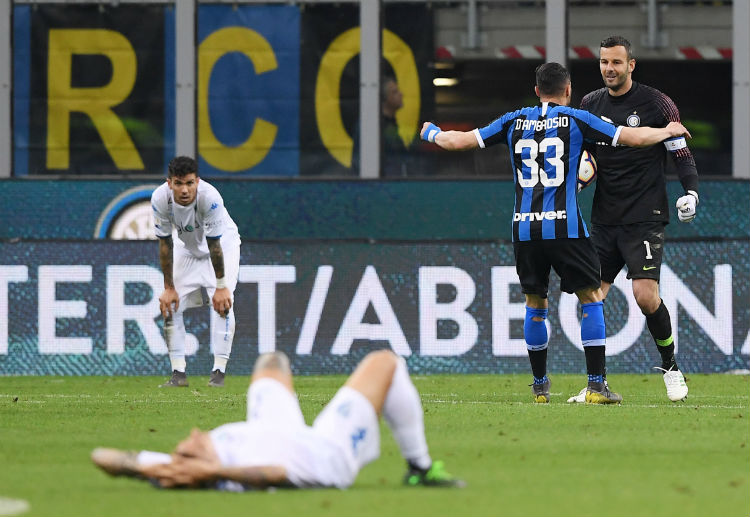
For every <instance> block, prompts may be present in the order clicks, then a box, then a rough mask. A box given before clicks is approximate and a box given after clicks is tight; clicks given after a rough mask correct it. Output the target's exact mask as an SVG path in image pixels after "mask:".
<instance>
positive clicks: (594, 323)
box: [421, 63, 689, 404]
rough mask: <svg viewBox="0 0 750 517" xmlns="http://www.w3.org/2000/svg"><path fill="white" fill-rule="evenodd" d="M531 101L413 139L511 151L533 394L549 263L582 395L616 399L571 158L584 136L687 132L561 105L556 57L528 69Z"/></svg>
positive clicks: (632, 138) (623, 138)
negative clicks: (567, 319) (562, 298)
mask: <svg viewBox="0 0 750 517" xmlns="http://www.w3.org/2000/svg"><path fill="white" fill-rule="evenodd" d="M535 91H536V94H537V96H538V97H539V100H540V103H539V104H538V105H536V106H529V107H525V108H522V109H519V110H516V111H513V112H509V113H506V114H504V115H502V116H501V117H500V118H498V119H496V120H494V121H493V122H491V123H490V124H489V125H487V126H485V127H482V128H477V129H474V130H473V131H442V130H441V129H440V128H439V127H438V126H436V125H435V124H433V123H431V122H425V123H424V125H423V127H422V131H421V137H422V138H423V139H424V140H427V141H429V142H434V143H436V144H437V145H439V146H440V147H442V148H443V149H447V150H468V149H476V148H478V147H481V148H485V147H487V146H491V145H495V144H505V145H507V146H508V147H509V149H510V151H511V155H510V156H511V167H512V168H513V171H514V175H513V177H514V180H515V181H514V182H515V189H516V199H515V210H514V214H513V221H512V237H513V250H514V253H515V258H516V271H517V272H518V277H519V279H520V282H521V289H522V291H523V293H524V294H525V296H526V318H525V322H524V338H525V340H526V346H527V349H528V354H529V360H530V362H531V370H532V373H533V376H534V381H533V384H532V394H533V396H534V400H535V401H536V402H541V403H546V402H549V393H550V381H549V378H548V377H547V345H548V341H549V337H548V334H547V327H546V325H545V320H546V319H547V312H548V301H547V291H548V287H549V274H550V269H551V268H554V269H555V271H556V272H557V274H558V275H559V276H560V288H561V289H562V290H563V291H565V292H567V293H575V295H576V296H577V297H578V299H579V300H580V302H581V306H582V310H583V317H582V318H581V341H582V343H583V347H584V351H585V354H586V370H587V372H588V379H589V382H588V386H587V391H586V395H585V399H586V402H589V403H595V404H611V403H619V402H621V401H622V397H621V396H620V395H619V394H617V393H613V392H612V391H610V390H609V387H608V385H607V384H606V383H605V382H604V362H605V353H604V352H605V344H606V328H605V323H604V313H603V310H602V300H603V299H604V295H603V293H602V290H601V286H600V284H601V278H600V273H599V259H598V257H597V255H596V251H595V250H594V247H593V245H592V244H591V240H590V239H589V232H588V229H587V227H586V223H585V222H584V220H583V218H582V217H581V212H580V209H579V206H578V198H577V176H578V165H579V162H580V159H581V153H582V150H583V145H584V142H604V143H605V144H607V145H611V146H619V145H628V146H649V145H654V144H657V143H659V142H661V141H663V140H666V139H668V138H672V137H675V136H682V135H688V136H689V133H688V132H687V130H686V129H685V127H684V126H683V125H682V124H680V123H678V122H674V123H671V124H669V125H668V126H667V127H665V128H659V129H657V128H645V127H643V128H630V127H624V126H619V127H618V126H615V125H613V124H610V123H609V122H606V121H604V120H602V119H600V118H599V117H597V116H594V115H592V114H591V113H589V112H587V111H583V110H578V109H574V108H570V107H569V106H568V105H569V104H570V96H571V84H570V74H569V72H568V71H567V69H565V67H564V66H562V65H560V64H559V63H545V64H543V65H541V66H539V67H538V68H537V70H536V87H535Z"/></svg>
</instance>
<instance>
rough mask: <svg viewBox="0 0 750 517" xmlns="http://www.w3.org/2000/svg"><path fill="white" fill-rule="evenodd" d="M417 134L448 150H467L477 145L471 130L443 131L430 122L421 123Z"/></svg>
mask: <svg viewBox="0 0 750 517" xmlns="http://www.w3.org/2000/svg"><path fill="white" fill-rule="evenodd" d="M419 136H420V137H421V138H422V140H426V141H427V142H433V143H436V144H437V145H439V146H440V147H442V148H443V149H446V150H448V151H468V150H469V149H476V148H477V147H479V142H478V141H477V137H476V136H475V135H474V132H473V131H443V130H442V129H440V128H439V127H438V126H436V125H435V124H433V123H432V122H425V123H424V124H422V131H420V133H419Z"/></svg>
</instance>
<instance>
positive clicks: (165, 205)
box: [151, 182, 172, 238]
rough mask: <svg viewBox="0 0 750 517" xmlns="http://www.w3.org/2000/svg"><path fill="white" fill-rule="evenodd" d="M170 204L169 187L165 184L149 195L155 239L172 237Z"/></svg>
mask: <svg viewBox="0 0 750 517" xmlns="http://www.w3.org/2000/svg"><path fill="white" fill-rule="evenodd" d="M170 204H171V196H170V193H169V185H168V184H167V183H166V182H165V183H163V184H162V185H161V186H160V187H158V188H157V189H156V190H154V193H153V194H151V209H152V210H153V211H154V232H155V233H156V236H157V237H161V238H164V237H171V236H172V220H171V218H170V214H169V212H170V206H169V205H170Z"/></svg>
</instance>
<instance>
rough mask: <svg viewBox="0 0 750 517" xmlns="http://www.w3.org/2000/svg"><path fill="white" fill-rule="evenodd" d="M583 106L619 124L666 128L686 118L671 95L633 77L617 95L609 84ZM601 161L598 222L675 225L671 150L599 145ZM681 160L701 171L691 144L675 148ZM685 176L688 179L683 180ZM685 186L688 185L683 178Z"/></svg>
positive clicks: (594, 219) (596, 202)
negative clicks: (669, 192)
mask: <svg viewBox="0 0 750 517" xmlns="http://www.w3.org/2000/svg"><path fill="white" fill-rule="evenodd" d="M581 109H585V110H587V111H590V112H591V113H594V114H595V115H598V116H600V117H601V118H603V119H604V120H606V121H609V122H613V123H614V124H615V125H623V126H630V127H639V126H650V127H665V126H666V125H667V124H668V123H669V122H671V121H675V122H679V121H680V113H679V111H678V110H677V107H676V106H675V104H674V102H672V99H670V98H669V97H668V96H666V95H665V94H663V93H662V92H660V91H659V90H657V89H656V88H651V87H650V86H646V85H645V84H639V83H637V82H635V81H633V85H632V87H631V88H630V90H629V91H628V92H627V93H625V94H624V95H621V96H619V97H613V96H611V95H610V94H609V92H608V91H607V89H606V88H601V89H600V90H596V91H593V92H591V93H589V94H588V95H586V96H585V97H584V98H583V100H582V101H581ZM595 154H596V161H597V165H598V171H597V177H596V191H595V193H594V205H593V208H592V211H591V222H592V223H593V224H606V225H619V224H630V223H638V222H645V221H661V222H664V223H669V212H670V210H669V201H668V199H667V186H666V176H665V171H666V168H667V157H668V156H669V155H670V151H668V150H667V148H666V147H665V145H664V144H656V145H654V146H651V147H641V148H636V147H620V146H618V147H612V146H609V145H597V146H596V149H595ZM672 154H673V157H674V159H675V161H676V162H678V164H679V162H684V165H685V167H683V168H685V169H687V170H690V171H692V174H694V175H695V181H696V187H695V188H697V172H695V162H694V161H693V156H692V154H691V153H690V150H689V149H688V148H687V147H682V148H680V149H678V150H676V151H672ZM681 179H682V178H681ZM683 184H685V183H684V182H683Z"/></svg>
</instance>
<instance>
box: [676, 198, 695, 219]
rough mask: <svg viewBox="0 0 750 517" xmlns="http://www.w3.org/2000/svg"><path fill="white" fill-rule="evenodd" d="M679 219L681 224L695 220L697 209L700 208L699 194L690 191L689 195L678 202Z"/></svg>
mask: <svg viewBox="0 0 750 517" xmlns="http://www.w3.org/2000/svg"><path fill="white" fill-rule="evenodd" d="M676 206H677V217H678V218H679V219H680V222H681V223H689V222H691V221H692V220H693V219H695V207H696V206H698V193H697V192H695V191H692V190H688V191H687V194H685V195H684V196H682V197H681V198H680V199H678V200H677V204H676Z"/></svg>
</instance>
